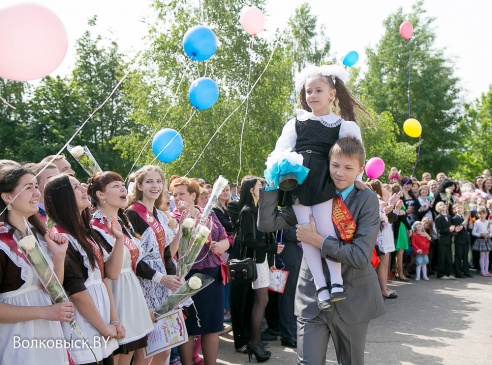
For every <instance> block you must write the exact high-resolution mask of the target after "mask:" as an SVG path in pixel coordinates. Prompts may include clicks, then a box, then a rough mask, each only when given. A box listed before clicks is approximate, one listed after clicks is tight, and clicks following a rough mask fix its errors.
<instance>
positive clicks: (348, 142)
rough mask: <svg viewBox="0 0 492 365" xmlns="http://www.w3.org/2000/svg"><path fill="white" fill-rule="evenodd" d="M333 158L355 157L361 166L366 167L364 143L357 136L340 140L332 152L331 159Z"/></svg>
mask: <svg viewBox="0 0 492 365" xmlns="http://www.w3.org/2000/svg"><path fill="white" fill-rule="evenodd" d="M332 156H348V157H355V158H357V159H358V160H359V166H364V162H365V160H366V151H365V149H364V146H363V145H362V142H361V141H360V140H359V139H358V138H357V137H355V136H347V137H343V138H340V139H339V140H338V141H336V142H335V144H334V145H333V147H331V150H330V159H331V157H332Z"/></svg>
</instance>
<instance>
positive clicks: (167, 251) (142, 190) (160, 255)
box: [126, 165, 183, 365]
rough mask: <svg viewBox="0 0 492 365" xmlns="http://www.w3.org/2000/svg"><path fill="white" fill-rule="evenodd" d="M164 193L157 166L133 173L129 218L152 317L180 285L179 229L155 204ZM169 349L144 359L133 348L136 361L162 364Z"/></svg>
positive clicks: (139, 272)
mask: <svg viewBox="0 0 492 365" xmlns="http://www.w3.org/2000/svg"><path fill="white" fill-rule="evenodd" d="M164 194H167V189H166V188H165V177H164V173H163V172H162V170H161V168H160V167H158V166H153V165H147V166H143V167H142V168H141V169H139V170H138V171H137V172H136V173H135V184H134V185H133V188H132V191H130V195H129V196H128V204H129V207H128V208H127V210H126V214H127V216H128V219H129V221H130V223H131V225H132V227H133V228H134V230H135V232H136V233H137V234H139V235H140V248H141V251H142V253H141V255H142V256H143V258H142V262H143V263H145V264H146V269H145V268H143V267H139V268H138V269H139V271H138V272H137V276H138V280H139V282H140V286H141V287H142V291H143V294H144V298H145V302H146V304H147V308H148V309H149V312H150V315H151V317H152V319H154V309H157V308H159V307H160V305H161V304H162V303H163V302H164V301H165V300H166V299H167V298H168V297H169V295H170V294H171V292H173V291H175V290H177V289H178V288H179V287H180V286H181V285H183V284H182V281H181V278H179V277H177V276H176V266H175V264H174V262H173V256H174V255H175V254H176V252H177V250H178V245H179V234H178V233H179V232H178V231H176V230H173V229H171V228H170V227H169V218H168V217H167V216H166V215H165V214H164V213H163V212H162V211H160V210H159V209H157V208H156V207H157V206H160V205H161V201H162V196H163V195H164ZM170 352H171V350H166V351H163V352H160V353H158V354H156V355H154V356H153V357H148V358H146V359H145V358H144V353H143V351H142V350H137V351H135V355H134V363H135V364H138V365H140V364H150V362H152V363H158V364H164V363H166V361H167V360H168V358H169V354H170Z"/></svg>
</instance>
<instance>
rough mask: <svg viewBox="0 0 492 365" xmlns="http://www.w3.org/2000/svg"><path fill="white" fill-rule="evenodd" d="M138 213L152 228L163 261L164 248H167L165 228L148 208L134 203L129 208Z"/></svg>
mask: <svg viewBox="0 0 492 365" xmlns="http://www.w3.org/2000/svg"><path fill="white" fill-rule="evenodd" d="M128 209H132V210H134V211H135V212H137V213H138V215H139V216H140V218H142V219H143V220H144V222H145V223H147V225H148V226H149V227H150V228H152V230H153V231H154V233H155V236H156V238H157V243H158V245H159V252H160V254H161V258H162V260H164V248H165V247H166V237H165V235H164V228H163V227H162V225H161V223H160V222H159V220H157V219H156V218H155V217H154V215H153V214H152V213H151V212H149V210H148V209H147V207H146V206H145V205H143V204H142V203H140V202H136V203H133V204H132V205H130V206H129V207H128Z"/></svg>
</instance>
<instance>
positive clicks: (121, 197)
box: [87, 171, 153, 365]
mask: <svg viewBox="0 0 492 365" xmlns="http://www.w3.org/2000/svg"><path fill="white" fill-rule="evenodd" d="M87 192H88V193H89V195H90V196H91V198H92V201H93V202H94V203H95V204H96V206H97V210H96V211H95V212H94V215H93V216H92V220H91V226H92V228H93V229H94V230H95V231H96V232H98V233H99V235H100V236H101V238H102V239H104V241H105V242H106V243H107V246H106V247H105V248H106V250H107V251H108V252H111V251H112V250H113V247H114V246H115V244H116V240H117V237H116V236H115V235H114V234H113V233H112V232H111V231H110V230H109V229H108V227H107V226H106V222H107V221H109V220H110V219H111V217H118V221H119V223H120V225H121V226H122V228H123V243H124V255H123V267H122V269H121V273H120V275H119V277H118V279H116V280H111V283H110V285H111V290H112V292H113V296H114V301H115V306H116V310H117V312H118V318H119V320H120V321H121V323H124V324H125V328H126V336H125V337H124V338H122V339H120V340H118V344H119V345H120V347H119V349H118V350H117V351H116V352H115V356H114V360H115V364H117V365H129V364H130V362H131V360H132V356H133V351H135V350H137V349H141V348H144V347H146V346H147V333H149V332H150V331H152V329H153V324H152V320H151V317H150V315H149V313H148V310H147V304H146V302H145V298H144V295H143V292H142V288H141V287H140V283H139V282H138V279H137V276H136V272H137V271H138V266H139V263H140V262H141V263H142V264H144V263H143V262H142V261H141V258H142V256H141V254H140V248H139V243H138V241H137V239H136V238H135V237H133V236H132V234H131V231H132V227H131V225H130V222H129V221H128V218H127V217H126V216H125V214H124V212H123V209H125V208H126V206H127V192H126V188H125V184H124V181H123V178H122V177H121V176H120V175H119V174H117V173H116V172H112V171H106V172H103V173H96V175H94V176H93V177H92V178H90V179H89V181H88V191H87ZM145 265H146V264H145ZM140 266H141V265H140ZM120 354H121V355H120Z"/></svg>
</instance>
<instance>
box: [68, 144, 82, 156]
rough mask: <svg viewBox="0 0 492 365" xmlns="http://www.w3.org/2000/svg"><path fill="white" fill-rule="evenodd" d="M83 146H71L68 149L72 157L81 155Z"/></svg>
mask: <svg viewBox="0 0 492 365" xmlns="http://www.w3.org/2000/svg"><path fill="white" fill-rule="evenodd" d="M84 152H85V151H84V147H82V146H76V147H73V148H72V149H71V150H70V153H71V154H72V156H73V157H74V158H79V157H81V156H82V155H83V154H84Z"/></svg>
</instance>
